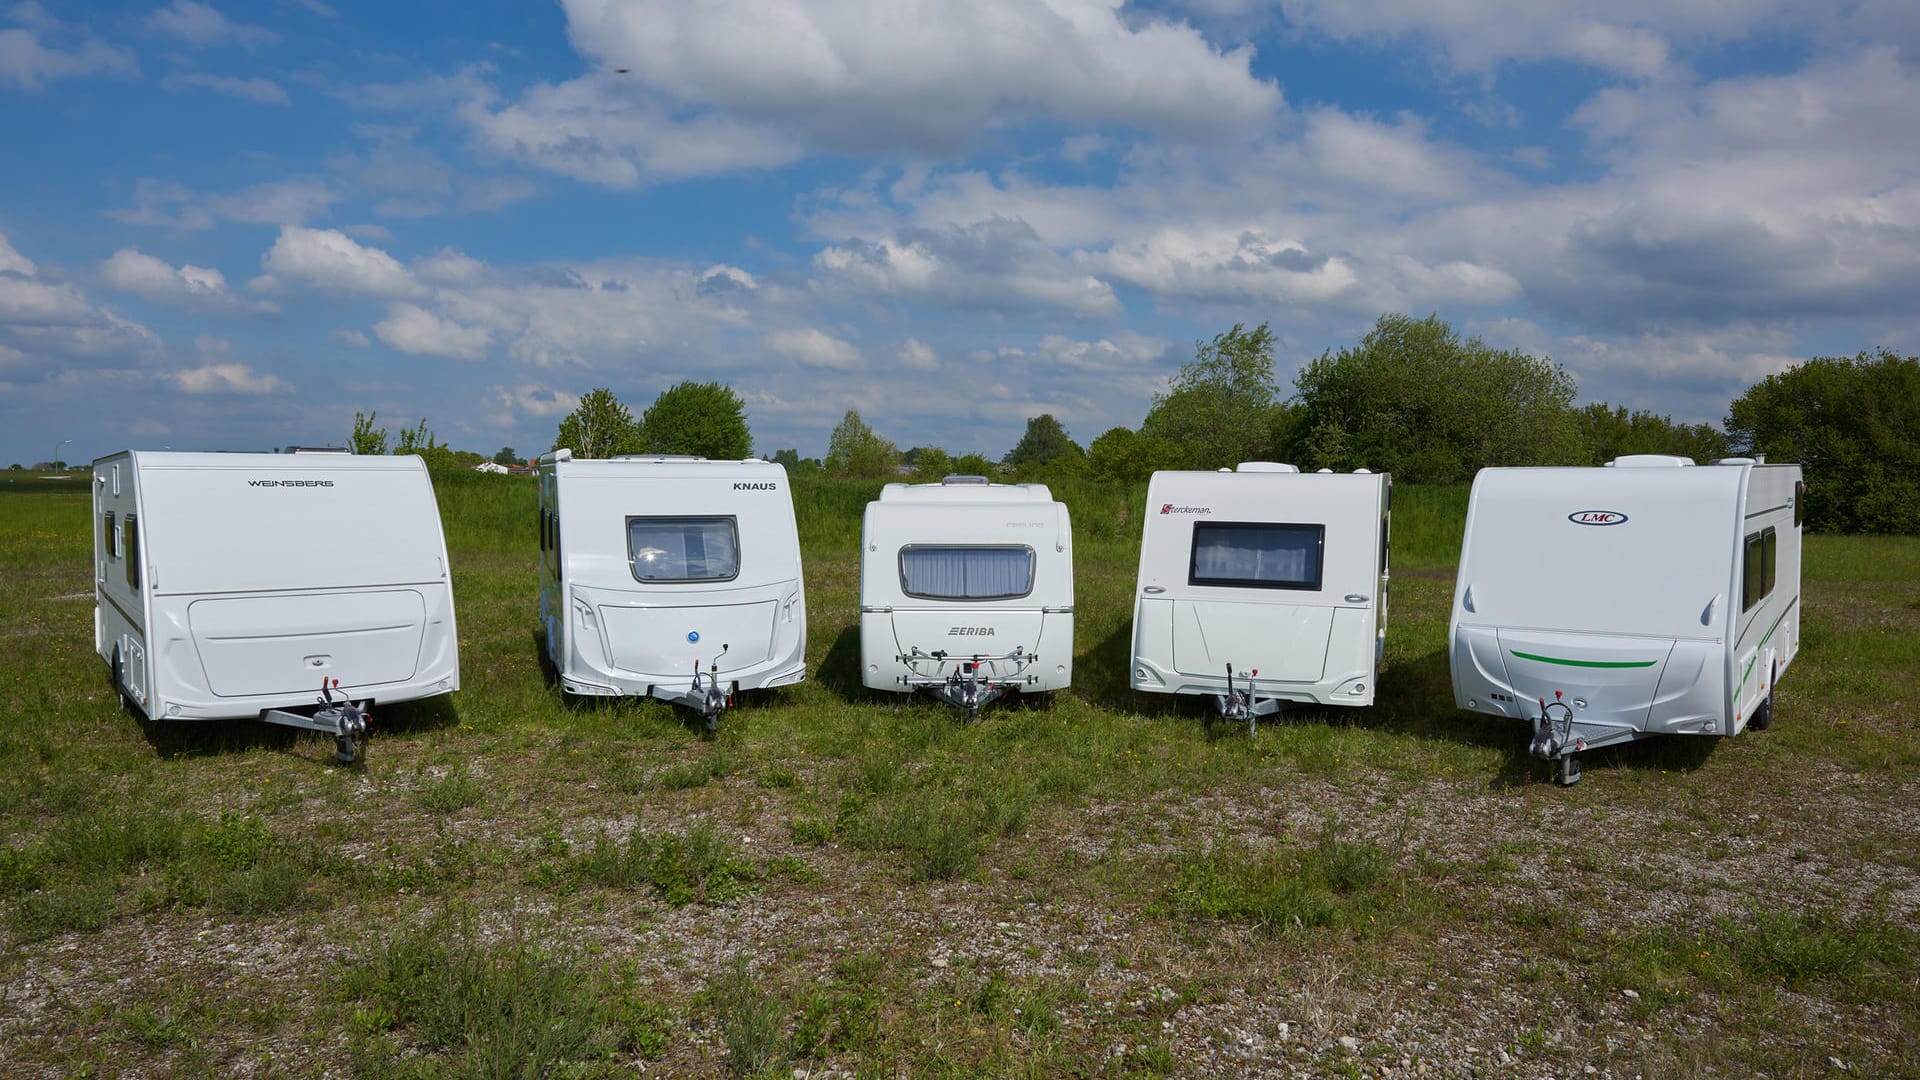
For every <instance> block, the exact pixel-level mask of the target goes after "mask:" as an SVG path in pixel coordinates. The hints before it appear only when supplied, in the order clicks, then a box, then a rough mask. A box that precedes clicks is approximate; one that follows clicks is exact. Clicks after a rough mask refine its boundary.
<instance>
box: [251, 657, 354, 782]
mask: <svg viewBox="0 0 1920 1080" xmlns="http://www.w3.org/2000/svg"><path fill="white" fill-rule="evenodd" d="M339 685H340V680H339V679H331V680H329V679H325V678H323V679H321V680H320V708H319V709H318V710H317V711H315V712H314V714H313V715H312V716H307V715H305V714H303V713H296V712H287V711H286V710H285V709H268V710H267V711H266V712H263V713H261V714H260V719H262V720H265V721H266V722H268V723H269V724H279V725H281V726H282V727H292V728H300V729H302V730H305V731H318V732H323V733H325V734H328V735H331V736H333V760H334V763H335V764H336V765H351V764H353V763H354V762H355V761H358V760H359V758H360V747H361V744H362V743H364V742H365V741H366V738H367V721H368V720H371V719H372V718H373V717H372V715H371V714H370V713H368V712H367V710H366V709H365V708H363V707H362V706H360V705H357V704H355V703H353V702H351V701H348V700H347V699H346V698H341V699H339V700H338V701H335V700H334V697H333V691H334V689H335V688H337V687H338V686H339Z"/></svg>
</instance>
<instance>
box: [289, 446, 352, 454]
mask: <svg viewBox="0 0 1920 1080" xmlns="http://www.w3.org/2000/svg"><path fill="white" fill-rule="evenodd" d="M280 452H281V453H283V454H351V453H353V451H351V450H349V449H347V448H346V447H344V446H289V447H287V448H286V449H285V450H282V451H280Z"/></svg>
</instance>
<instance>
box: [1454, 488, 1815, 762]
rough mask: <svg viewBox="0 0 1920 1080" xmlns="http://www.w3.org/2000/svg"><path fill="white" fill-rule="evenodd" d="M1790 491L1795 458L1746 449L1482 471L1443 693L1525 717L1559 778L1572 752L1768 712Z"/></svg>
mask: <svg viewBox="0 0 1920 1080" xmlns="http://www.w3.org/2000/svg"><path fill="white" fill-rule="evenodd" d="M1805 491H1806V485H1805V482H1804V481H1803V479H1802V476H1801V470H1800V467H1799V466H1798V465H1769V464H1766V463H1765V462H1764V461H1756V460H1754V459H1750V458H1728V459H1724V460H1721V461H1717V462H1714V463H1713V464H1712V465H1706V466H1696V465H1695V464H1694V463H1693V462H1692V461H1691V460H1689V459H1687V458H1675V457H1665V456H1652V455H1640V456H1634V457H1624V458H1618V459H1616V460H1614V461H1613V462H1610V463H1609V464H1608V465H1607V466H1606V467H1603V468H1597V469H1589V468H1538V469H1485V470H1482V471H1481V473H1480V474H1479V476H1478V477H1476V478H1475V479H1474V484H1473V494H1472V496H1471V498H1470V500H1469V503H1468V508H1467V527H1466V536H1465V539H1464V541H1463V542H1462V545H1461V551H1460V571H1459V578H1458V580H1457V582H1456V583H1455V588H1454V605H1453V614H1452V618H1451V627H1450V635H1449V636H1450V639H1451V648H1450V661H1451V668H1452V675H1453V692H1454V703H1455V704H1456V705H1457V706H1458V707H1460V708H1462V709H1467V710H1470V711H1473V712H1481V713H1492V714H1494V715H1497V716H1509V717H1513V718H1514V719H1516V720H1525V721H1527V722H1528V724H1529V725H1531V726H1532V728H1533V732H1534V738H1533V743H1532V750H1533V752H1534V753H1535V754H1536V755H1538V756H1540V757H1542V758H1546V759H1549V760H1553V761H1556V762H1558V763H1559V766H1560V779H1561V782H1563V783H1572V782H1574V781H1576V780H1577V779H1578V778H1579V774H1580V773H1579V759H1578V757H1577V755H1579V754H1581V753H1583V752H1584V751H1588V750H1595V749H1599V748H1601V747H1605V746H1609V745H1614V744H1617V743H1622V742H1627V741H1630V740H1634V739H1640V738H1644V737H1646V736H1649V735H1721V736H1724V735H1736V734H1739V733H1740V732H1741V731H1744V730H1745V729H1747V728H1749V727H1752V728H1764V727H1766V726H1767V725H1768V724H1769V723H1771V722H1772V719H1773V687H1774V684H1775V682H1776V681H1777V680H1778V679H1779V676H1780V673H1781V672H1783V671H1785V670H1786V668H1787V667H1788V665H1790V664H1791V663H1792V662H1793V658H1794V655H1795V654H1796V653H1797V651H1798V649H1799V644H1800V552H1801V543H1800V532H1801V526H1800V517H1801V505H1802V501H1803V498H1804V495H1805ZM1601 525H1604V526H1605V527H1604V528H1598V527H1596V526H1601Z"/></svg>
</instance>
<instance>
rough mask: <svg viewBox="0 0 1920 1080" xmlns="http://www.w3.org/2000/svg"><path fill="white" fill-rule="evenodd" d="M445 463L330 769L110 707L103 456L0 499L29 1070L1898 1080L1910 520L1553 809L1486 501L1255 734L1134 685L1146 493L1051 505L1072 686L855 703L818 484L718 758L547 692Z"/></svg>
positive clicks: (1910, 904) (1908, 935) (1911, 849)
mask: <svg viewBox="0 0 1920 1080" xmlns="http://www.w3.org/2000/svg"><path fill="white" fill-rule="evenodd" d="M436 484H437V486H438V491H439V495H440V501H441V506H442V511H443V518H444V520H445V523H446V528H447V534H448V542H449V546H450V548H451V549H452V552H453V558H454V564H455V565H454V573H455V578H454V582H455V589H456V593H457V598H458V605H459V620H460V630H461V638H462V640H461V661H462V663H461V668H462V684H463V689H462V691H461V692H460V693H459V694H457V695H453V696H452V697H450V698H443V699H440V700H438V701H433V702H426V703H419V704H416V705H412V706H395V707H392V708H385V709H382V710H380V711H379V713H378V714H377V716H376V723H375V737H374V738H373V739H372V741H371V742H370V745H369V748H368V753H367V759H366V761H365V763H364V764H363V765H360V766H356V767H352V768H347V769H341V768H336V767H333V766H332V765H330V764H329V761H330V759H331V756H332V743H331V741H330V740H323V739H321V738H319V737H318V736H308V735H302V734H299V733H295V732H291V731H287V730H284V729H278V728H273V727H269V726H267V725H262V724H258V723H232V724H208V725H193V726H180V725H174V726H167V725H154V726H148V725H143V724H142V723H140V722H138V721H137V720H136V719H135V718H134V717H132V716H131V715H129V714H127V713H125V712H123V711H121V709H120V708H119V706H118V705H117V703H116V700H115V697H114V694H113V692H112V690H111V689H110V687H109V685H108V682H107V677H106V672H105V665H104V664H102V663H101V662H100V660H99V659H98V658H97V657H96V656H95V655H94V654H93V652H92V647H91V634H92V624H91V620H92V600H91V596H92V594H91V591H90V590H91V583H90V579H89V569H88V568H89V564H90V559H91V551H90V546H89V541H88V538H87V537H88V534H87V503H86V495H85V487H84V485H83V484H82V485H60V484H56V483H54V482H47V483H46V485H45V486H44V487H42V486H33V485H29V484H26V483H25V482H22V483H19V484H8V485H0V611H4V613H5V614H4V615H0V655H4V656H5V657H6V658H7V660H6V663H5V664H4V665H0V700H3V701H4V703H5V716H4V719H0V820H4V821H5V822H6V823H7V829H6V835H5V836H4V838H3V840H0V843H3V844H4V846H0V935H3V936H0V941H4V950H0V1074H4V1075H8V1076H14V1075H20V1076H76V1075H101V1076H105V1075H120V1074H123V1073H127V1074H137V1075H141V1076H147V1077H168V1076H177V1077H199V1076H206V1075H215V1074H218V1075H232V1074H239V1073H246V1074H249V1075H256V1076H289V1077H305V1076H314V1075H319V1074H322V1073H329V1074H331V1075H353V1076H368V1077H385V1076H396V1077H398V1076H408V1077H443V1076H444V1077H456V1076H458V1077H466V1076H476V1077H480V1076H484V1077H506V1076H514V1077H520V1076H548V1075H553V1076H577V1077H598V1076H623V1075H634V1074H635V1073H636V1072H637V1071H639V1070H642V1069H644V1070H645V1071H646V1073H647V1074H648V1075H736V1076H780V1077H790V1076H796V1075H799V1073H798V1072H796V1070H800V1071H804V1072H805V1073H806V1074H807V1075H809V1076H813V1077H819V1076H832V1075H856V1076H875V1077H880V1076H885V1077H895V1076H901V1075H912V1076H949V1075H955V1076H959V1075H964V1076H1009V1075H1018V1076H1035V1077H1041V1076H1089V1077H1091V1076H1101V1077H1120V1076H1161V1075H1173V1076H1190V1075H1191V1076H1197V1075H1215V1076H1223V1075H1273V1076H1294V1075H1302V1076H1389V1075H1391V1076H1418V1075H1432V1076H1469V1075H1472V1076H1481V1077H1484V1076H1515V1077H1546V1076H1554V1077H1565V1076H1581V1075H1588V1073H1586V1072H1585V1070H1586V1069H1588V1067H1592V1069H1593V1070H1594V1071H1593V1073H1592V1074H1591V1075H1597V1076H1612V1077H1632V1076H1645V1077H1665V1076H1693V1075H1719V1076H1729V1077H1734V1076H1738V1077H1748V1076H1769V1077H1786V1076H1811V1075H1829V1074H1834V1073H1837V1072H1838V1071H1839V1070H1840V1067H1844V1069H1845V1070H1846V1071H1847V1072H1849V1073H1851V1074H1856V1075H1863V1076H1888V1077H1892V1076H1914V1075H1920V914H1917V912H1920V844H1916V840H1917V839H1920V811H1916V807H1920V798H1916V796H1917V795H1920V782H1916V780H1915V772H1916V766H1917V765H1920V738H1916V729H1917V728H1920V724H1916V720H1915V717H1914V713H1915V710H1916V707H1920V675H1916V672H1917V671H1920V539H1914V538H1905V539H1899V538H1895V539H1886V538H1856V537H1814V538H1810V539H1809V542H1808V551H1807V556H1806V564H1807V580H1806V593H1805V597H1806V617H1805V621H1804V631H1803V633H1804V648H1803V651H1802V654H1801V658H1800V660H1799V662H1798V663H1797V664H1796V665H1795V667H1794V669H1793V670H1792V672H1791V673H1790V674H1789V675H1787V676H1786V677H1785V678H1784V679H1783V681H1782V684H1781V687H1780V692H1779V694H1780V696H1779V701H1778V708H1777V718H1778V719H1777V721H1776V723H1775V725H1774V727H1773V728H1772V729H1771V730H1769V731H1767V732H1755V733H1749V734H1746V735H1742V736H1740V737H1738V738H1735V739H1730V740H1707V739H1679V738H1675V739H1669V740H1664V741H1663V740H1654V741H1650V742H1647V743H1642V744H1637V745H1633V746H1628V747H1624V748H1621V749H1619V750H1616V751H1613V752H1600V753H1594V754H1591V755H1589V756H1588V759H1587V770H1586V779H1585V781H1584V782H1583V783H1582V784H1581V785H1579V786H1578V787H1575V788H1571V789H1561V788H1557V787H1555V786H1553V785H1552V784H1550V783H1548V782H1547V781H1548V779H1549V776H1550V772H1549V769H1548V767H1547V766H1545V765H1543V764H1540V763H1536V762H1534V761H1533V760H1532V759H1530V758H1529V757H1527V756H1526V753H1525V743H1526V739H1527V734H1528V733H1527V731H1526V730H1525V727H1524V725H1516V724H1509V723H1502V722H1495V721H1493V720H1491V719H1482V718H1476V717H1473V716H1469V715H1465V714H1460V713H1456V712H1455V711H1454V710H1453V709H1452V707H1451V695H1450V692H1449V689H1448V677H1447V668H1446V659H1445V654H1444V652H1443V645H1444V639H1445V634H1446V612H1447V608H1448V605H1449V603H1450V600H1451V594H1452V584H1453V559H1454V555H1455V552H1456V550H1457V546H1458V542H1459V533H1460V522H1461V518H1462V516H1463V514H1464V511H1465V503H1466V492H1465V490H1464V489H1418V488H1407V487H1402V488H1400V489H1398V490H1397V491H1396V493H1395V505H1394V566H1395V571H1396V576H1395V579H1394V584H1393V609H1392V623H1391V625H1390V627H1389V635H1388V652H1387V658H1388V664H1389V667H1388V670H1387V671H1386V672H1385V673H1384V675H1383V678H1382V680H1381V689H1380V700H1379V703H1378V705H1377V706H1375V707H1374V708H1371V709H1365V710H1332V709H1326V710H1321V709H1301V710H1298V711H1295V712H1291V713H1289V714H1287V715H1286V716H1284V717H1282V718H1280V719H1278V720H1275V721H1272V722H1269V723H1266V724H1263V725H1262V726H1261V729H1260V732H1259V734H1258V735H1257V736H1254V737H1249V736H1248V735H1247V734H1246V732H1245V730H1244V729H1237V728H1228V727H1224V726H1222V725H1212V726H1211V727H1210V726H1209V725H1208V724H1207V723H1206V722H1205V712H1204V711H1203V709H1202V708H1201V707H1200V706H1199V705H1198V704H1197V703H1189V704H1184V705H1179V706H1176V705H1174V704H1171V703H1169V702H1167V701H1165V700H1163V699H1160V698H1157V697H1153V696H1150V695H1136V694H1134V693H1133V692H1132V691H1130V690H1129V689H1128V688H1127V684H1126V668H1127V664H1128V657H1127V651H1128V648H1129V644H1130V641H1129V619H1130V615H1131V607H1130V594H1131V591H1132V585H1133V579H1134V572H1135V563H1136V558H1137V552H1138V543H1139V528H1140V520H1139V515H1140V512H1141V505H1142V503H1143V500H1144V491H1143V490H1142V489H1138V488H1136V489H1132V490H1128V489H1125V488H1118V487H1105V486H1098V485H1084V486H1082V485H1074V486H1070V487H1066V488H1064V489H1059V492H1058V493H1059V494H1060V495H1061V497H1063V498H1064V499H1065V500H1066V501H1067V502H1068V503H1069V504H1070V505H1071V507H1072V511H1073V515H1074V525H1075V544H1076V547H1077V549H1078V558H1077V560H1076V561H1077V571H1078V575H1079V577H1078V583H1077V592H1078V602H1077V606H1078V632H1079V633H1078V641H1077V647H1078V650H1079V655H1078V656H1077V657H1076V659H1075V685H1074V687H1073V689H1072V690H1070V691H1067V692H1064V693H1061V694H1057V695H1055V696H1054V697H1053V699H1052V700H1050V701H1045V702H1039V703H1022V702H1012V703H1007V704H1005V705H997V706H994V707H990V708H989V710H988V711H987V712H986V713H985V714H984V715H983V717H982V718H981V720H980V721H978V722H976V723H973V724H967V723H965V722H964V719H963V715H962V714H960V713H958V712H957V711H955V710H952V709H949V708H946V707H943V706H937V705H934V704H926V703H911V704H903V703H901V702H898V701H895V700H892V699H891V698H886V699H881V698H876V697H873V696H870V695H868V694H867V693H866V692H865V691H863V690H862V689H861V688H860V686H859V681H858V675H857V663H856V662H857V654H858V649H859V645H858V633H857V628H856V622H857V618H856V615H857V597H856V595H855V594H856V590H857V584H858V564H857V550H856V549H857V544H858V533H859V528H860V511H861V508H862V506H863V505H864V504H865V502H866V501H867V500H868V499H869V498H871V497H872V496H873V494H874V493H875V492H876V491H877V485H858V484H838V483H825V482H818V483H811V484H809V483H804V482H803V483H799V484H796V488H797V490H796V496H797V498H796V503H797V506H798V508H799V513H800V524H801V530H802V537H803V545H804V549H805V559H806V568H807V590H808V600H809V607H810V609H811V610H810V612H809V638H808V645H809V660H810V663H811V667H810V673H809V681H808V682H806V683H804V684H802V685H800V686H797V687H793V688H790V689H788V690H785V691H777V692H771V693H765V694H753V695H743V697H742V706H741V707H740V708H739V709H737V710H735V711H734V712H732V713H730V714H728V715H727V716H726V718H725V719H724V720H723V722H722V726H721V730H720V733H719V735H718V736H717V737H715V738H706V737H704V735H703V733H702V725H701V723H700V722H699V720H698V719H697V718H695V717H693V716H691V715H690V714H688V713H686V712H684V711H677V710H675V709H673V708H672V707H669V706H665V705H662V704H660V703H657V702H639V703H634V702H612V703H605V702H590V703H584V704H582V703H575V702H570V701H565V700H563V699H562V697H561V695H560V694H559V693H558V692H557V691H556V690H555V689H554V688H552V687H550V686H548V685H546V683H545V682H544V681H543V678H542V675H541V670H540V666H539V664H538V663H537V661H536V652H535V649H536V630H535V622H534V613H535V579H534V559H535V554H536V549H537V541H536V539H535V532H534V525H533V519H534V514H533V492H532V487H531V485H530V484H527V483H525V482H522V481H519V480H516V479H513V478H505V477H488V476H477V475H450V476H442V477H438V478H436ZM1835 1062H1838V1063H1840V1066H1836V1065H1835V1064H1834V1063H1835Z"/></svg>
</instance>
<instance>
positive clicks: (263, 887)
mask: <svg viewBox="0 0 1920 1080" xmlns="http://www.w3.org/2000/svg"><path fill="white" fill-rule="evenodd" d="M312 876H313V869H312V867H310V866H309V865H308V864H307V862H306V861H305V860H304V859H302V858H301V857H300V856H299V854H298V853H297V852H295V851H292V850H290V849H289V848H288V847H287V846H286V845H284V844H282V843H281V842H279V841H278V840H276V839H275V838H274V835H273V833H272V831H271V830H269V829H268V828H267V824H266V822H264V821H262V820H260V819H259V818H257V817H254V816H253V815H251V814H240V813H237V812H235V811H233V810H223V811H221V812H220V816H219V818H217V819H216V820H214V821H211V822H207V823H205V824H202V825H200V826H199V827H198V828H196V829H194V830H193V833H192V836H191V839H190V840H189V842H188V843H187V845H186V852H185V855H184V857H183V858H182V859H180V860H179V861H178V862H176V863H174V864H173V865H171V866H169V867H168V871H167V881H168V895H169V897H170V898H171V899H172V900H173V901H174V902H175V903H179V904H185V905H187V906H189V907H200V906H203V905H206V906H211V907H214V908H217V909H219V910H222V911H227V912H231V913H233V914H236V915H244V916H253V915H264V914H268V913H270V912H275V911H285V910H287V909H289V908H293V907H297V906H299V905H300V904H301V903H302V902H303V901H304V900H305V899H306V895H307V885H308V882H309V881H310V880H311V878H312Z"/></svg>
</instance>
